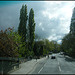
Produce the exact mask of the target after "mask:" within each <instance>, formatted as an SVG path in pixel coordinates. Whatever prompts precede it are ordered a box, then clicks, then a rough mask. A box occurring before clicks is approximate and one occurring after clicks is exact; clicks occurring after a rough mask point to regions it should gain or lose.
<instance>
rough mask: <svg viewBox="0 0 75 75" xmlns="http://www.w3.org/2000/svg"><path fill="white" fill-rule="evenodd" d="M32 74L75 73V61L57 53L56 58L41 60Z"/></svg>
mask: <svg viewBox="0 0 75 75" xmlns="http://www.w3.org/2000/svg"><path fill="white" fill-rule="evenodd" d="M30 74H75V61H74V60H71V59H69V58H65V57H64V55H60V54H56V59H51V57H49V58H47V59H45V60H43V61H40V62H39V63H38V64H37V65H36V66H35V67H34V68H33V70H32V71H31V72H30Z"/></svg>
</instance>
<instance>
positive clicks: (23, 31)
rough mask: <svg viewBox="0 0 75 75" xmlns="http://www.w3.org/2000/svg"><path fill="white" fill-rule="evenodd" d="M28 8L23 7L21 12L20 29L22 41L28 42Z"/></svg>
mask: <svg viewBox="0 0 75 75" xmlns="http://www.w3.org/2000/svg"><path fill="white" fill-rule="evenodd" d="M27 20H28V16H27V6H26V5H25V6H24V5H22V8H21V10H20V23H19V27H18V33H19V34H20V35H21V36H22V40H23V41H24V42H26V35H27V29H26V27H27Z"/></svg>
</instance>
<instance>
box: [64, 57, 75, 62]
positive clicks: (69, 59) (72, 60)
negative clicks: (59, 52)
mask: <svg viewBox="0 0 75 75" xmlns="http://www.w3.org/2000/svg"><path fill="white" fill-rule="evenodd" d="M65 61H68V62H75V59H73V58H69V57H65Z"/></svg>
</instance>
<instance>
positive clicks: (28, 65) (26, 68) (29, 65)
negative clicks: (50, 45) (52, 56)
mask: <svg viewBox="0 0 75 75" xmlns="http://www.w3.org/2000/svg"><path fill="white" fill-rule="evenodd" d="M44 59H46V57H44V58H41V59H37V61H36V59H32V60H30V61H27V62H25V63H22V64H20V68H19V69H18V70H15V71H14V72H11V73H10V74H28V73H29V72H30V71H31V70H32V69H33V68H34V66H35V65H36V64H37V63H38V62H39V61H42V60H44Z"/></svg>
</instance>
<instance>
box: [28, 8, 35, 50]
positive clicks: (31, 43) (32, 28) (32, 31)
mask: <svg viewBox="0 0 75 75" xmlns="http://www.w3.org/2000/svg"><path fill="white" fill-rule="evenodd" d="M28 23H29V24H28V30H29V31H28V34H29V40H28V41H29V44H28V46H29V50H30V51H32V50H33V46H34V39H35V21H34V11H33V9H32V8H31V10H30V13H29V22H28Z"/></svg>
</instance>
